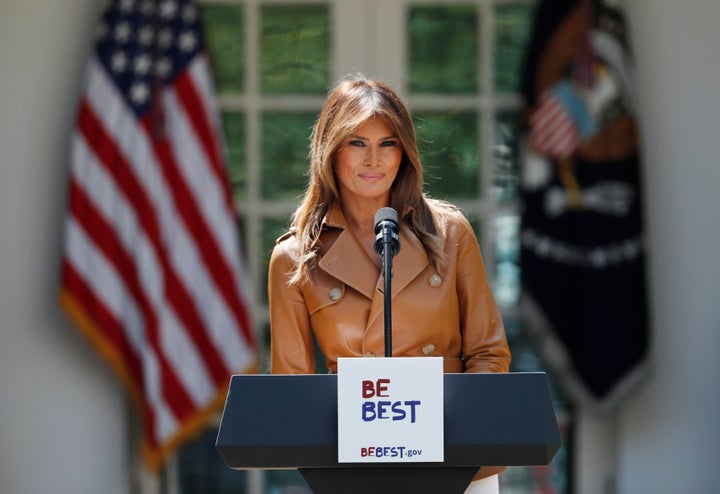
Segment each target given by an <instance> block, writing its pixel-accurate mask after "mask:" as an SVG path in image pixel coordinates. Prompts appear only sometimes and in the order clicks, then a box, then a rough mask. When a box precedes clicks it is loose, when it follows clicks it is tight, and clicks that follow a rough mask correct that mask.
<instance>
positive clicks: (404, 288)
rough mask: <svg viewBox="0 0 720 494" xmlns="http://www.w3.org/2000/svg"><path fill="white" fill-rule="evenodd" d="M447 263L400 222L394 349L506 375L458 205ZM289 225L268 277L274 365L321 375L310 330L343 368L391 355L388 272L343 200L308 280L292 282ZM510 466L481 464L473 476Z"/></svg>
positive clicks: (496, 318)
mask: <svg viewBox="0 0 720 494" xmlns="http://www.w3.org/2000/svg"><path fill="white" fill-rule="evenodd" d="M446 222H447V228H446V233H445V247H444V251H445V254H446V255H447V265H446V268H445V269H444V270H443V271H442V272H437V271H436V270H435V268H434V266H433V264H432V263H431V262H430V261H429V259H428V256H427V254H426V252H425V249H424V247H423V245H422V244H421V242H420V240H419V239H418V238H417V237H416V236H415V235H414V234H413V233H412V232H411V231H409V230H408V229H407V228H405V227H404V226H402V225H401V227H400V234H399V237H400V251H399V252H398V254H397V255H396V256H395V257H394V258H393V278H392V351H393V356H402V357H410V356H419V357H421V356H440V357H443V359H444V360H443V362H444V371H445V372H508V370H509V365H510V350H509V348H508V344H507V340H506V337H505V329H504V327H503V323H502V319H501V318H500V313H499V311H498V308H497V305H496V304H495V299H494V298H493V295H492V292H491V290H490V286H489V284H488V281H487V276H486V273H485V267H484V264H483V261H482V256H481V254H480V248H479V246H478V243H477V240H476V237H475V234H474V232H473V231H472V227H471V226H470V223H469V222H468V221H467V220H466V218H465V217H464V216H463V215H462V213H461V212H459V211H456V212H454V213H452V214H449V215H448V217H447V218H446ZM297 253H298V244H297V240H296V238H295V236H294V234H293V233H292V232H289V233H286V234H285V235H283V236H282V237H280V238H279V239H278V240H277V241H276V244H275V247H274V249H273V252H272V255H271V259H270V269H269V275H268V297H269V305H270V314H271V372H272V373H273V374H312V373H314V372H315V350H314V342H313V334H314V336H315V338H316V339H317V342H318V345H319V347H320V349H321V350H322V352H323V354H324V356H325V358H326V359H327V362H326V363H327V367H328V369H329V371H330V372H336V371H337V359H338V357H362V356H366V357H368V356H379V357H382V356H384V354H385V340H384V338H385V325H384V296H383V293H382V290H383V287H384V285H383V277H382V274H381V273H380V272H379V270H378V269H377V267H376V265H375V263H374V262H373V260H372V259H370V258H369V257H368V255H367V254H366V252H365V250H364V249H363V248H362V247H361V245H360V244H359V243H358V242H357V240H356V239H355V237H354V235H353V234H352V233H351V232H350V231H349V230H348V229H347V222H346V220H345V217H344V215H343V213H342V211H341V210H340V208H339V207H338V206H334V207H331V208H330V210H329V211H328V213H327V214H326V216H325V219H324V225H323V232H322V234H321V236H320V253H319V256H318V261H317V266H316V268H315V269H314V270H313V272H312V274H311V279H310V280H309V281H308V282H305V283H303V284H302V285H300V286H298V285H292V286H289V285H288V283H287V281H288V278H289V273H290V272H291V271H292V269H293V267H294V266H295V262H296V260H297V257H298V255H297ZM503 470H504V467H483V468H481V469H480V470H478V473H477V474H476V475H475V477H474V479H473V480H478V479H482V478H485V477H489V476H491V475H494V474H497V473H499V472H501V471H503Z"/></svg>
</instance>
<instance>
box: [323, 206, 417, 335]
mask: <svg viewBox="0 0 720 494" xmlns="http://www.w3.org/2000/svg"><path fill="white" fill-rule="evenodd" d="M324 224H325V226H326V227H331V228H338V229H340V230H341V231H340V233H339V234H338V236H337V238H336V239H335V242H333V244H332V245H331V246H330V247H329V248H328V249H327V251H326V252H325V254H324V255H323V256H322V257H321V258H320V261H319V262H318V265H319V266H320V268H321V269H322V270H323V271H325V272H326V273H327V274H329V275H330V276H332V277H333V278H336V279H337V280H339V281H341V282H343V283H345V284H346V285H348V286H350V287H352V288H353V289H355V290H357V291H358V292H360V293H362V294H363V295H364V296H366V297H367V298H368V299H370V300H372V303H371V307H370V317H369V318H368V327H370V326H371V325H372V324H373V322H374V321H375V320H376V319H377V318H378V317H379V316H381V315H382V314H383V311H384V296H383V292H382V291H383V288H384V286H383V278H382V276H379V275H378V271H377V268H376V267H375V264H374V263H373V261H372V260H371V259H370V258H368V256H367V254H366V253H365V251H364V250H363V248H362V246H361V245H360V244H359V243H358V241H357V239H355V237H354V236H353V235H352V233H350V231H349V230H348V229H347V226H346V225H347V222H346V220H345V217H344V216H343V214H342V211H341V210H340V208H339V207H338V206H333V207H331V208H330V209H329V210H328V213H327V215H326V216H325V219H324ZM428 263H429V260H428V257H427V254H426V252H425V248H424V247H423V245H422V243H421V242H420V240H419V239H418V238H417V237H416V236H415V235H414V234H413V233H412V232H411V231H409V230H408V229H407V228H404V227H401V228H400V252H398V254H397V255H396V256H395V257H394V258H393V278H392V296H393V297H396V296H397V294H398V293H400V292H401V291H402V290H403V289H404V288H405V287H406V286H407V285H408V284H409V283H410V282H411V281H412V280H414V279H415V278H416V277H417V276H418V275H419V274H420V273H422V271H423V270H424V269H425V268H426V267H427V265H428Z"/></svg>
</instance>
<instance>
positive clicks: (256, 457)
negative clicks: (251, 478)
mask: <svg viewBox="0 0 720 494" xmlns="http://www.w3.org/2000/svg"><path fill="white" fill-rule="evenodd" d="M444 400H445V403H444V410H445V412H444V414H445V420H444V437H445V446H444V449H445V462H444V463H440V464H438V463H416V464H414V465H416V466H428V467H433V466H438V465H439V466H456V467H470V466H472V467H479V466H513V465H546V464H548V463H549V462H550V460H552V457H553V456H554V455H555V453H556V452H557V450H558V449H559V447H560V444H561V440H560V433H559V431H558V427H557V421H556V419H555V414H554V411H553V407H552V402H551V400H550V394H549V390H548V385H547V379H546V376H545V374H544V373H541V372H538V373H510V374H445V375H444ZM337 440H338V420H337V376H336V375H332V374H327V375H236V376H233V377H232V380H231V383H230V388H229V390H228V396H227V400H226V402H225V410H224V412H223V417H222V421H221V424H220V430H219V432H218V437H217V442H216V447H217V449H218V451H219V452H220V454H221V455H222V456H223V458H224V459H225V461H226V463H227V464H228V465H229V466H230V467H231V468H237V469H247V468H264V469H281V468H306V467H334V466H338V461H337V460H338V449H337ZM351 465H354V464H343V466H346V467H347V466H351ZM368 465H373V466H382V464H376V463H370V464H366V463H363V464H358V465H357V466H358V467H359V468H361V467H363V466H368Z"/></svg>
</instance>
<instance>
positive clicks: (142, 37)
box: [138, 25, 155, 46]
mask: <svg viewBox="0 0 720 494" xmlns="http://www.w3.org/2000/svg"><path fill="white" fill-rule="evenodd" d="M153 38H155V33H154V32H153V29H152V28H151V27H150V26H147V25H145V26H143V27H142V28H141V29H140V34H139V35H138V42H139V43H140V44H141V45H143V46H149V45H150V44H151V43H152V42H153Z"/></svg>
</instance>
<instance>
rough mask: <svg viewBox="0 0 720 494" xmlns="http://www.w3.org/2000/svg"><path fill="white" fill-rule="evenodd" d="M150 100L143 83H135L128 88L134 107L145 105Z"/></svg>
mask: <svg viewBox="0 0 720 494" xmlns="http://www.w3.org/2000/svg"><path fill="white" fill-rule="evenodd" d="M149 98H150V90H149V89H148V85H147V84H146V83H144V82H136V83H135V84H133V85H132V86H131V87H130V100H131V101H132V102H133V103H135V104H136V105H141V104H143V103H145V102H146V101H147V100H148V99H149Z"/></svg>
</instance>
